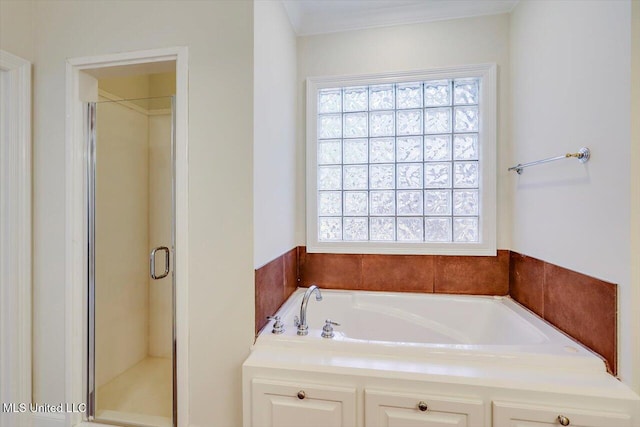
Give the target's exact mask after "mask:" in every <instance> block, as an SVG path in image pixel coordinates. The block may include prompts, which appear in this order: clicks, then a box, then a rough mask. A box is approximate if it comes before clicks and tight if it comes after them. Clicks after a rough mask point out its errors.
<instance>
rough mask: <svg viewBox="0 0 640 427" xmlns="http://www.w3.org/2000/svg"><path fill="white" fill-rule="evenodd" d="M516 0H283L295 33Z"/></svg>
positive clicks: (496, 9)
mask: <svg viewBox="0 0 640 427" xmlns="http://www.w3.org/2000/svg"><path fill="white" fill-rule="evenodd" d="M518 1H519V0H283V1H282V2H283V4H284V7H285V9H286V11H287V14H288V15H289V20H290V21H291V25H292V26H293V28H294V30H295V32H296V34H298V35H301V36H304V35H311V34H321V33H333V32H337V31H349V30H357V29H363V28H372V27H384V26H389V25H400V24H413V23H418V22H429V21H441V20H445V19H455V18H466V17H470V16H481V15H495V14H499V13H508V12H511V10H512V9H513V8H514V7H515V5H516V4H517V3H518Z"/></svg>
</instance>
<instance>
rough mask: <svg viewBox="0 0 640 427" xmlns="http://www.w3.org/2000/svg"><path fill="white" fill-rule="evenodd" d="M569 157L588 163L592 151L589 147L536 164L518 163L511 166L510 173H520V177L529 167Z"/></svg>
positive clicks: (539, 161) (538, 161)
mask: <svg viewBox="0 0 640 427" xmlns="http://www.w3.org/2000/svg"><path fill="white" fill-rule="evenodd" d="M569 157H575V158H576V159H578V160H579V161H580V163H587V162H588V161H589V159H590V158H591V150H589V149H588V148H587V147H582V148H581V149H580V150H578V152H577V153H567V154H564V155H562V156H556V157H549V158H548V159H542V160H536V161H535V162H529V163H518V164H517V165H515V166H511V167H510V168H509V171H516V172H518V175H520V174H522V170H523V169H524V168H528V167H529V166H536V165H541V164H543V163H549V162H554V161H556V160H561V159H567V158H569Z"/></svg>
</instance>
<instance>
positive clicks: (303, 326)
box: [295, 285, 322, 335]
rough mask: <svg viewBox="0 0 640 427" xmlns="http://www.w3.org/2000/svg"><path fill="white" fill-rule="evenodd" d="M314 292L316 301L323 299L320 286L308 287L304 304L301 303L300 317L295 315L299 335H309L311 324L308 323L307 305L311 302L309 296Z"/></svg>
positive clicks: (303, 300) (303, 298) (303, 299)
mask: <svg viewBox="0 0 640 427" xmlns="http://www.w3.org/2000/svg"><path fill="white" fill-rule="evenodd" d="M313 293H315V294H316V301H322V294H321V293H320V288H319V287H318V286H317V285H311V286H309V289H307V291H306V292H305V293H304V296H303V297H302V304H300V318H298V316H296V317H295V325H296V326H297V327H298V335H307V334H308V333H309V326H308V325H307V305H308V304H309V298H310V297H311V295H312V294H313Z"/></svg>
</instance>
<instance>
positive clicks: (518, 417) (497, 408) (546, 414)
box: [493, 402, 631, 427]
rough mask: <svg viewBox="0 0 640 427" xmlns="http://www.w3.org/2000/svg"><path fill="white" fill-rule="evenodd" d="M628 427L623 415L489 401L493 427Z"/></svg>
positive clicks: (627, 417)
mask: <svg viewBox="0 0 640 427" xmlns="http://www.w3.org/2000/svg"><path fill="white" fill-rule="evenodd" d="M545 426H549V427H558V426H572V427H631V417H630V416H629V415H626V414H621V413H613V412H606V411H594V410H591V409H589V410H587V409H576V408H564V407H551V406H544V405H531V404H525V403H511V402H493V427H545Z"/></svg>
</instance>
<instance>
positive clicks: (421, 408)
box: [418, 400, 429, 412]
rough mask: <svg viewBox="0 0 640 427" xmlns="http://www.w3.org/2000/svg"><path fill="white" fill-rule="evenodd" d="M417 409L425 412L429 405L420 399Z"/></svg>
mask: <svg viewBox="0 0 640 427" xmlns="http://www.w3.org/2000/svg"><path fill="white" fill-rule="evenodd" d="M418 409H419V410H420V411H422V412H425V411H426V410H427V409H429V407H428V406H427V404H426V403H425V402H424V401H423V400H421V401H420V402H418Z"/></svg>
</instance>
